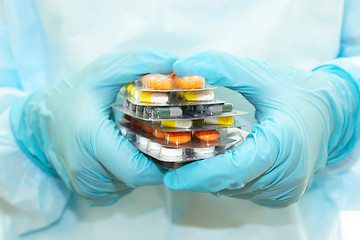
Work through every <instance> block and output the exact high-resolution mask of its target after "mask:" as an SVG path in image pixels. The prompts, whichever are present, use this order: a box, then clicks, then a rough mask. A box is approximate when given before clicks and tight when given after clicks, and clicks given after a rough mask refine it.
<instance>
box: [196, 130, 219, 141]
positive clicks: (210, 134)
mask: <svg viewBox="0 0 360 240" xmlns="http://www.w3.org/2000/svg"><path fill="white" fill-rule="evenodd" d="M195 136H196V137H197V138H198V139H200V140H202V141H206V142H209V141H215V140H216V139H218V138H219V137H220V133H219V132H218V131H216V130H204V131H196V132H195Z"/></svg>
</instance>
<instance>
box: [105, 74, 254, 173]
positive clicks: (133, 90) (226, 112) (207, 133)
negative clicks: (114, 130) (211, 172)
mask: <svg viewBox="0 0 360 240" xmlns="http://www.w3.org/2000/svg"><path fill="white" fill-rule="evenodd" d="M214 88H215V87H214V86H211V85H208V84H206V83H205V79H204V78H203V77H200V76H187V77H183V78H178V77H177V76H176V75H174V74H170V75H162V74H147V75H144V76H143V77H141V79H139V80H137V81H134V82H131V83H129V84H127V85H125V86H124V87H123V88H122V89H121V90H120V92H119V95H121V97H122V98H123V103H122V104H113V106H112V107H113V109H114V111H120V112H123V113H124V114H125V115H124V117H123V118H121V119H116V120H117V122H118V123H119V125H118V127H119V129H120V130H121V133H122V134H123V135H124V136H126V137H127V138H129V140H130V141H131V142H132V143H133V144H134V146H135V147H136V148H137V149H139V150H140V151H141V152H143V153H145V154H147V155H148V156H150V157H151V158H152V160H153V161H154V162H155V163H157V164H159V165H161V166H162V167H164V168H169V169H171V168H178V167H181V166H183V165H185V164H188V163H190V162H193V161H197V160H201V159H205V158H209V157H214V156H216V155H219V154H222V153H224V152H225V151H226V150H227V149H229V148H230V147H232V146H234V145H235V144H239V142H241V141H243V138H242V136H241V131H240V130H239V128H240V127H241V124H239V123H238V122H236V121H235V118H234V116H236V115H241V114H246V113H247V112H243V111H238V110H234V106H233V104H231V103H226V102H224V101H220V100H217V99H215V98H214V92H213V91H212V89H214ZM118 99H119V98H118Z"/></svg>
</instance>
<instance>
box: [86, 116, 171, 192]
mask: <svg viewBox="0 0 360 240" xmlns="http://www.w3.org/2000/svg"><path fill="white" fill-rule="evenodd" d="M96 129H98V130H96V131H92V134H94V136H92V137H90V139H93V140H92V141H93V142H91V143H90V146H89V147H90V149H91V152H93V153H94V155H95V158H96V159H98V161H99V162H100V163H101V164H102V165H103V166H104V167H105V168H106V169H107V170H108V171H109V172H111V173H112V174H113V175H114V176H115V177H116V178H118V179H119V180H121V181H123V182H124V183H126V184H127V185H129V186H131V187H136V186H144V185H154V184H160V183H162V180H163V176H164V174H163V173H162V172H161V171H160V170H159V168H158V167H157V166H156V165H155V164H154V163H153V162H152V161H151V160H150V159H148V158H147V157H146V156H145V155H144V154H142V153H140V152H139V151H138V150H137V149H136V148H135V147H134V146H133V145H132V144H131V143H130V142H129V140H128V139H127V138H125V137H123V136H122V135H121V133H120V131H119V130H118V129H116V128H115V124H114V123H113V122H112V121H111V120H108V119H104V120H103V121H101V122H100V123H99V126H98V127H97V128H96Z"/></svg>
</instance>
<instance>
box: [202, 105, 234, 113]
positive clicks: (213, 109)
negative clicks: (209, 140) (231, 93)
mask: <svg viewBox="0 0 360 240" xmlns="http://www.w3.org/2000/svg"><path fill="white" fill-rule="evenodd" d="M233 110H234V105H233V104H232V103H225V104H222V105H212V106H209V107H208V108H207V109H206V114H207V115H216V114H221V113H228V112H232V111H233Z"/></svg>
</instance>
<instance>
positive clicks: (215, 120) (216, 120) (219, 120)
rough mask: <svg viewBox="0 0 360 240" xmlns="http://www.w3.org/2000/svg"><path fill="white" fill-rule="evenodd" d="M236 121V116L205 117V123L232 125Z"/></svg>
mask: <svg viewBox="0 0 360 240" xmlns="http://www.w3.org/2000/svg"><path fill="white" fill-rule="evenodd" d="M234 121H235V118H234V116H226V117H208V118H205V124H218V125H231V124H233V123H234Z"/></svg>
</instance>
